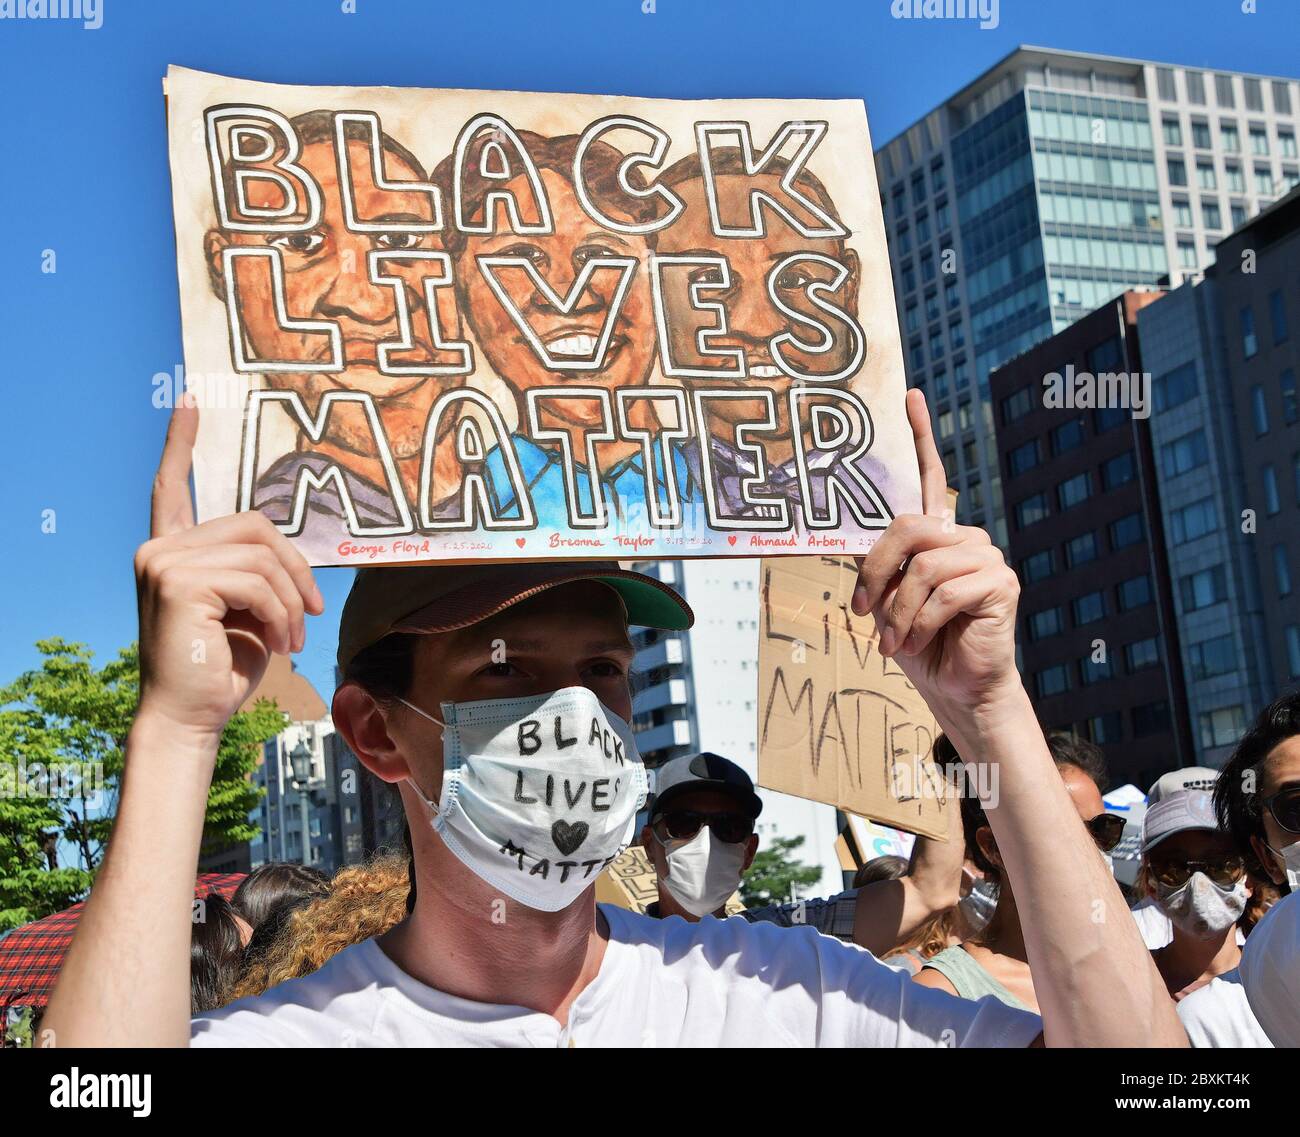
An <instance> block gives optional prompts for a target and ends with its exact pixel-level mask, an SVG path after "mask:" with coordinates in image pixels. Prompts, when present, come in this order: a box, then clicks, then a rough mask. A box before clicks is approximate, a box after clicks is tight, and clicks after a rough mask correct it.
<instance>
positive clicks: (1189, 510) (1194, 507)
mask: <svg viewBox="0 0 1300 1137" xmlns="http://www.w3.org/2000/svg"><path fill="white" fill-rule="evenodd" d="M1218 527H1219V519H1218V511H1217V510H1216V509H1215V508H1214V499H1213V498H1210V497H1205V498H1202V499H1201V500H1200V501H1194V502H1192V503H1191V504H1190V505H1184V506H1183V507H1182V508H1180V509H1175V510H1172V511H1171V512H1170V514H1169V529H1170V532H1171V533H1172V535H1173V539H1174V544H1175V545H1185V544H1186V543H1187V542H1188V541H1195V540H1196V539H1197V538H1198V537H1204V536H1205V535H1206V534H1207V533H1213V532H1214V531H1215V530H1216V529H1217V528H1218Z"/></svg>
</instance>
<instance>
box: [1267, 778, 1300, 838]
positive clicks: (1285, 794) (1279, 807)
mask: <svg viewBox="0 0 1300 1137" xmlns="http://www.w3.org/2000/svg"><path fill="white" fill-rule="evenodd" d="M1264 806H1265V808H1266V809H1267V810H1268V811H1269V813H1271V814H1272V815H1273V820H1274V821H1276V822H1277V823H1278V825H1279V826H1281V827H1282V828H1283V829H1285V830H1286V831H1287V832H1288V833H1300V785H1294V786H1285V787H1284V788H1282V789H1280V790H1278V791H1277V793H1275V794H1274V795H1273V796H1272V797H1270V798H1265V799H1264Z"/></svg>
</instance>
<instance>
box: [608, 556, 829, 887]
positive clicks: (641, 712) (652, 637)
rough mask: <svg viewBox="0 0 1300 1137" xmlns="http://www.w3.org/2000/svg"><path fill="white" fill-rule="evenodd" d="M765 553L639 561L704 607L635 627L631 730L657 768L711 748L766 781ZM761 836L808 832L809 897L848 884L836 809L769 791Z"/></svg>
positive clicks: (804, 853) (804, 857)
mask: <svg viewBox="0 0 1300 1137" xmlns="http://www.w3.org/2000/svg"><path fill="white" fill-rule="evenodd" d="M759 563H760V562H758V561H756V560H750V559H741V558H727V559H721V560H683V561H645V562H638V563H637V564H636V565H635V567H636V568H637V569H638V571H640V572H644V573H647V574H648V575H650V576H654V577H656V578H657V579H659V580H662V581H663V582H664V583H665V584H671V585H672V586H673V587H674V588H675V589H677V591H678V592H680V593H681V594H682V595H683V596H684V597H686V602H687V603H688V604H690V606H691V608H692V609H693V610H694V612H695V626H694V627H693V628H692V629H691V630H690V631H689V632H666V631H656V630H653V629H649V628H638V629H634V631H633V637H632V639H633V644H634V646H635V647H636V658H635V660H634V662H633V668H634V676H633V680H634V681H633V691H634V695H633V699H632V729H633V731H634V732H635V734H636V740H637V749H638V750H639V751H640V752H641V755H642V757H643V758H644V759H645V761H646V764H647V765H648V766H650V767H652V768H653V767H656V766H659V765H662V764H663V763H664V762H665V761H667V760H668V759H670V758H675V757H678V756H679V755H683V754H695V753H699V752H701V751H712V752H713V753H715V754H721V755H722V756H723V757H724V758H730V759H731V760H732V761H733V762H735V763H737V764H738V765H740V766H742V767H744V769H745V770H746V772H748V774H749V776H750V777H751V778H753V779H754V780H755V782H757V780H758V705H757V704H758V662H757V661H758V617H759V611H758V604H759V591H758V572H759ZM758 794H759V797H761V798H762V799H763V814H762V816H761V817H760V818H759V834H760V837H765V838H770V837H772V836H781V837H798V836H802V837H803V838H804V843H803V845H802V846H801V847H800V848H799V849H798V851H797V853H796V854H795V855H796V856H797V857H798V859H800V860H801V861H803V862H804V863H805V864H808V865H820V866H821V869H822V878H821V881H820V882H819V884H816V885H812V886H810V888H809V889H808V891H807V895H809V896H812V895H819V894H820V895H830V894H831V893H834V892H838V891H839V890H840V889H841V887H843V883H842V876H841V870H840V863H839V858H838V856H837V854H836V851H835V841H836V837H837V835H838V827H837V823H836V814H835V809H834V808H833V807H832V806H829V805H825V804H822V803H821V802H814V801H807V800H805V799H803V798H797V797H792V796H790V795H789V794H783V793H777V792H776V791H774V790H764V789H760V790H759V791H758Z"/></svg>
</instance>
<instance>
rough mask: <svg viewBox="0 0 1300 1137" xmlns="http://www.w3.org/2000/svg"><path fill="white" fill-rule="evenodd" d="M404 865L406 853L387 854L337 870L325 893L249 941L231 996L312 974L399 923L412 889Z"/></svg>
mask: <svg viewBox="0 0 1300 1137" xmlns="http://www.w3.org/2000/svg"><path fill="white" fill-rule="evenodd" d="M408 868H409V860H408V858H407V857H406V856H404V855H386V856H379V857H375V858H374V859H372V860H370V861H368V862H367V863H366V864H361V865H349V866H347V867H346V868H342V869H339V871H338V872H337V873H335V874H334V878H333V879H332V880H331V881H330V888H329V892H327V893H326V894H325V895H323V896H319V897H317V898H316V899H314V900H309V901H308V902H307V903H305V904H299V905H297V906H295V907H293V908H292V909H290V910H289V911H288V912H287V913H286V915H285V917H284V919H283V920H282V921H281V923H280V925H279V927H278V928H276V929H275V931H274V934H273V935H272V936H270V938H269V939H268V940H267V941H266V942H265V943H264V944H262V945H261V948H260V950H256V951H254V950H252V949H253V948H254V946H255V945H253V944H250V945H249V947H250V953H249V956H248V958H247V959H246V961H245V965H244V973H243V975H242V976H241V977H240V979H239V982H238V983H237V984H236V985H235V989H234V991H233V993H232V996H231V998H232V999H242V998H244V997H245V996H248V995H260V994H261V993H262V992H263V991H265V990H267V989H268V988H271V987H274V986H275V985H276V984H277V983H282V982H284V980H286V979H297V978H299V977H300V976H303V975H310V974H311V973H312V972H313V971H315V970H317V968H319V967H320V966H321V965H322V964H324V963H325V962H326V961H327V960H328V959H330V958H331V957H332V956H334V955H337V954H338V953H339V952H340V951H342V950H343V949H344V948H345V947H351V946H352V945H353V944H359V943H361V942H362V941H364V940H368V939H370V938H371V937H372V936H378V935H380V934H382V933H384V932H386V931H388V930H389V929H390V928H392V927H394V926H395V925H396V924H398V923H400V922H401V921H402V920H403V919H405V917H406V900H407V894H408V892H409V891H410V880H409V877H408ZM264 927H265V925H264Z"/></svg>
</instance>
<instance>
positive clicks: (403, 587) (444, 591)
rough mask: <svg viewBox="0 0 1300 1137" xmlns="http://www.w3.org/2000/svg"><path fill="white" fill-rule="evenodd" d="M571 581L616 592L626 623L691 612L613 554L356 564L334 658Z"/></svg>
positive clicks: (668, 622) (683, 618) (656, 622)
mask: <svg viewBox="0 0 1300 1137" xmlns="http://www.w3.org/2000/svg"><path fill="white" fill-rule="evenodd" d="M575 580H598V581H600V582H601V583H602V584H607V585H609V587H610V588H612V589H613V590H614V591H615V592H617V593H618V594H619V596H621V597H622V598H623V604H624V606H625V607H626V608H627V622H628V623H629V624H636V625H639V626H641V627H646V628H665V629H669V630H672V631H683V630H685V629H686V628H689V627H690V626H691V625H692V624H693V623H694V622H695V614H694V613H693V612H692V611H691V609H690V607H689V606H688V605H687V603H686V601H685V600H683V599H682V598H681V597H680V596H679V595H678V594H677V593H676V592H675V591H674V590H673V589H671V588H669V587H668V585H666V584H664V583H663V582H662V581H658V580H655V579H654V577H651V576H646V575H645V574H644V573H639V572H632V571H630V570H628V569H622V568H619V567H618V562H617V561H544V562H540V563H536V564H533V563H526V564H489V565H456V564H447V565H410V566H405V565H388V566H385V567H383V568H363V569H358V570H357V578H356V580H355V581H353V582H352V591H351V592H349V593H348V599H347V603H346V604H344V606H343V616H342V618H341V619H340V621H339V652H338V662H339V666H340V667H341V668H344V669H346V668H347V666H348V664H349V663H351V662H352V660H353V659H354V658H355V657H356V655H357V653H358V652H359V651H361V650H362V649H363V648H367V647H369V646H370V645H371V644H373V643H377V642H378V641H379V640H381V639H383V638H384V637H385V636H386V635H388V634H389V633H390V632H416V633H425V634H428V633H435V632H450V631H454V630H455V629H457V628H465V627H468V626H469V625H470V624H477V623H478V622H479V621H480V620H486V619H487V618H488V617H489V616H495V615H496V614H497V613H498V612H502V611H504V610H505V609H506V608H509V607H510V606H511V605H512V604H518V603H519V602H520V601H521V600H527V599H528V598H529V597H531V596H536V595H537V594H538V593H540V592H545V591H546V590H547V589H548V588H555V587H556V586H557V585H561V584H569V583H570V582H572V581H575Z"/></svg>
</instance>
